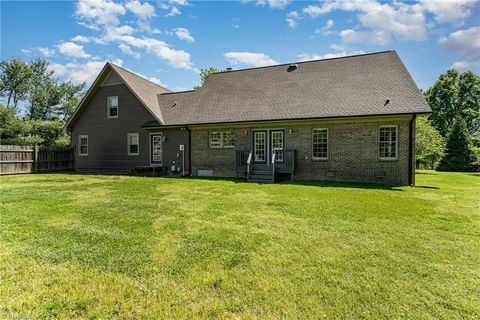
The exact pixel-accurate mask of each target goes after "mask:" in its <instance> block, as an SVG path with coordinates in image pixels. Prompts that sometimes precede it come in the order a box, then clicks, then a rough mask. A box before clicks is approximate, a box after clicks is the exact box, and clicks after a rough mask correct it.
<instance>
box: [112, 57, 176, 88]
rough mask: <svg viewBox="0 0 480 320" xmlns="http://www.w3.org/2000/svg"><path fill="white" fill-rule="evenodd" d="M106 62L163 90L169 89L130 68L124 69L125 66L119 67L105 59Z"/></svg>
mask: <svg viewBox="0 0 480 320" xmlns="http://www.w3.org/2000/svg"><path fill="white" fill-rule="evenodd" d="M107 64H108V65H110V66H111V67H115V68H119V69H122V70H123V71H125V72H128V73H130V74H133V75H134V76H136V77H139V78H141V79H142V80H145V81H147V82H150V83H152V84H154V85H156V86H157V87H160V88H162V89H164V90H167V91H170V90H169V89H167V88H165V87H163V86H161V85H159V84H158V83H155V82H153V81H152V80H148V79H147V78H145V77H142V76H140V75H138V74H137V73H135V72H133V71H130V70H128V69H125V68H123V67H120V66H119V65H117V64H115V63H113V62H110V61H107Z"/></svg>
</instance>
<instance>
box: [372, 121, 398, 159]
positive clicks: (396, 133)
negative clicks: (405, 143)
mask: <svg viewBox="0 0 480 320" xmlns="http://www.w3.org/2000/svg"><path fill="white" fill-rule="evenodd" d="M382 128H395V157H380V130H381V129H382ZM377 153H378V160H381V161H395V160H398V126H397V125H388V126H387V125H385V126H380V127H378V137H377Z"/></svg>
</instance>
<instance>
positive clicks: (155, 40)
mask: <svg viewBox="0 0 480 320" xmlns="http://www.w3.org/2000/svg"><path fill="white" fill-rule="evenodd" d="M0 6H1V8H0V9H1V49H0V50H1V58H2V59H9V58H13V57H19V58H23V59H27V60H31V59H35V58H39V57H41V58H45V59H47V60H48V61H49V62H50V63H51V68H52V70H54V71H55V72H56V74H57V76H58V77H60V78H62V79H67V80H72V81H74V82H82V81H86V82H87V83H88V84H90V83H91V81H92V80H93V79H94V78H95V76H96V75H97V73H98V72H99V70H100V69H101V67H102V66H103V65H104V63H105V61H107V60H109V61H112V62H114V63H116V64H119V65H121V66H123V67H124V68H127V69H129V70H132V71H134V72H136V73H139V74H141V75H143V76H145V77H148V78H149V79H151V80H152V81H155V82H157V83H160V84H163V85H165V86H167V87H168V88H169V89H171V90H174V91H176V90H186V89H190V88H191V87H192V86H194V85H196V84H198V83H199V76H198V71H199V70H200V69H201V68H207V67H210V66H215V67H218V68H225V67H229V66H231V67H233V68H234V69H239V68H245V67H255V66H263V65H269V64H276V63H288V62H295V61H301V60H306V59H321V58H331V57H337V56H342V55H350V54H359V53H368V52H375V51H383V50H391V49H394V50H397V52H398V53H399V55H400V57H401V58H402V60H403V61H404V63H405V64H406V66H407V68H408V69H409V70H410V72H411V74H412V76H413V78H414V79H415V81H416V83H417V84H418V86H419V87H420V88H422V89H426V88H428V87H429V86H430V85H432V84H433V83H434V82H435V80H436V79H437V78H438V76H439V75H440V74H441V73H443V72H445V71H446V70H447V69H448V68H450V67H452V66H453V67H457V68H459V69H460V70H462V71H465V70H473V71H475V72H476V73H480V1H475V0H458V1H448V0H440V1H431V0H430V1H419V2H412V1H409V2H399V1H395V2H381V1H376V0H346V1H336V0H333V1H328V2H319V1H316V2H305V1H302V2H292V1H288V0H259V1H258V0H251V1H248V0H247V1H241V2H233V1H228V2H227V1H224V2H220V1H216V2H206V1H202V2H189V1H187V0H166V1H149V2H146V1H138V0H135V1H126V2H121V1H107V0H80V1H76V2H74V1H50V2H44V1H1V4H0Z"/></svg>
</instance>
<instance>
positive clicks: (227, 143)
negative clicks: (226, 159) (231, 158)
mask: <svg viewBox="0 0 480 320" xmlns="http://www.w3.org/2000/svg"><path fill="white" fill-rule="evenodd" d="M222 144H223V147H224V148H235V132H233V131H224V132H222Z"/></svg>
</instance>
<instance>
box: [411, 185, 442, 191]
mask: <svg viewBox="0 0 480 320" xmlns="http://www.w3.org/2000/svg"><path fill="white" fill-rule="evenodd" d="M415 188H421V189H435V190H438V189H440V187H436V186H418V185H417V186H415Z"/></svg>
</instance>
